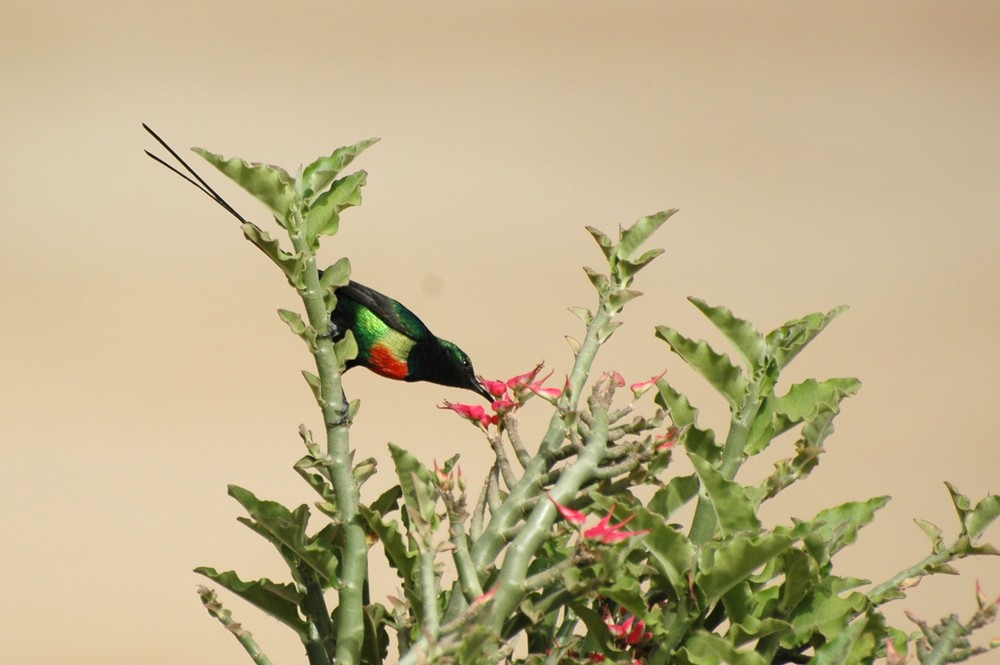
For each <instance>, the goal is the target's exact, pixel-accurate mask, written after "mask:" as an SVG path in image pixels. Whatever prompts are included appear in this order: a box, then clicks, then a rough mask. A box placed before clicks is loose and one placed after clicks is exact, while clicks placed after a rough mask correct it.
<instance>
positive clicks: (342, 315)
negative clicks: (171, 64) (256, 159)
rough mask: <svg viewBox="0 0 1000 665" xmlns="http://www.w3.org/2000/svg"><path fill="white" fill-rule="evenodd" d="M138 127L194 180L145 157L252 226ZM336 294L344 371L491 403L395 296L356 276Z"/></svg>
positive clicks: (468, 371) (458, 359)
mask: <svg viewBox="0 0 1000 665" xmlns="http://www.w3.org/2000/svg"><path fill="white" fill-rule="evenodd" d="M142 126H143V128H144V129H145V130H146V131H147V132H149V134H150V135H151V136H152V137H153V138H154V139H156V141H157V142H158V143H159V144H160V145H162V146H163V147H164V148H165V149H166V150H167V152H169V153H170V154H171V155H172V156H173V157H174V159H176V160H177V161H178V162H179V163H180V164H181V166H183V167H184V169H185V170H186V171H187V172H188V173H190V174H191V176H193V179H192V178H191V177H188V176H187V175H186V174H184V173H182V172H181V171H179V170H178V169H177V168H175V167H174V166H172V165H170V164H168V163H167V162H166V161H164V160H163V159H161V158H160V157H158V156H156V155H154V154H153V153H151V152H150V151H148V150H146V151H145V152H146V155H148V156H149V157H150V158H152V159H153V160H154V161H156V162H158V163H160V164H162V165H163V166H165V167H167V168H168V169H170V170H171V171H173V172H174V173H176V174H177V175H179V176H180V177H182V178H184V179H185V180H187V181H188V182H189V183H191V184H192V185H194V186H195V187H197V188H198V189H199V190H201V191H202V192H203V193H204V194H205V195H207V196H208V197H209V198H211V199H212V200H213V201H215V202H216V203H217V204H219V205H220V206H221V207H222V208H223V209H225V210H226V211H227V212H229V213H230V214H231V215H233V216H234V217H236V219H238V220H239V221H240V223H242V224H249V225H251V226H256V225H255V224H253V222H249V221H247V220H246V218H244V217H243V216H242V215H241V214H240V213H238V212H237V211H236V210H235V209H234V208H233V207H232V206H230V205H229V203H227V202H226V201H225V200H224V199H223V198H222V197H221V196H220V195H219V194H218V193H217V192H216V191H215V190H214V189H212V187H211V186H210V185H209V184H208V183H207V182H205V180H203V179H202V178H201V176H199V175H198V173H197V172H195V170H194V169H193V168H192V167H191V166H190V165H188V163H187V162H185V161H184V159H183V158H181V156H180V155H178V154H177V153H176V152H175V151H174V149H173V148H171V147H170V146H169V145H168V144H167V142H166V141H164V140H163V139H162V138H160V136H159V135H158V134H157V133H156V132H154V131H153V130H152V129H151V128H150V127H149V126H148V125H147V124H145V123H143V124H142ZM335 296H336V298H337V304H336V306H335V307H334V309H333V311H332V312H331V313H330V322H329V325H330V336H331V337H332V338H333V340H334V341H340V340H342V339H344V338H345V337H346V336H347V332H348V331H350V332H351V333H352V334H353V335H354V340H355V342H356V343H357V347H358V353H357V356H356V357H354V358H352V359H350V360H348V361H347V362H346V363H345V370H344V371H345V372H346V371H347V370H350V369H352V368H354V367H366V368H368V369H369V370H371V371H372V372H375V373H376V374H378V375H380V376H384V377H386V378H389V379H395V380H398V381H409V382H413V381H427V382H430V383H435V384H438V385H442V386H447V387H452V388H464V389H466V390H471V391H472V392H474V393H476V394H477V395H480V396H481V397H483V398H485V399H486V400H487V401H488V402H492V401H493V396H492V394H491V393H490V392H489V391H488V390H487V389H486V388H485V387H484V386H483V384H482V382H481V381H480V380H479V378H478V377H477V375H476V371H475V369H474V368H473V366H472V361H471V360H470V359H469V356H468V354H467V353H465V351H463V350H462V349H460V348H459V347H458V346H457V345H456V344H454V343H453V342H450V341H448V340H446V339H443V338H441V337H438V336H437V335H435V334H434V333H432V332H431V331H430V329H429V328H428V327H427V326H426V325H425V324H424V322H423V321H421V320H420V318H419V317H418V316H417V315H416V314H414V313H413V312H412V311H410V310H409V309H408V308H407V307H406V306H405V305H403V304H402V303H401V302H399V301H398V300H395V299H393V298H390V297H389V296H387V295H385V294H383V293H380V292H378V291H376V290H375V289H372V288H370V287H367V286H365V285H363V284H360V283H358V282H356V281H354V280H350V281H348V283H347V284H345V285H344V286H340V287H338V288H337V290H336V292H335Z"/></svg>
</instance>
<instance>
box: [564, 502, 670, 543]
mask: <svg viewBox="0 0 1000 665" xmlns="http://www.w3.org/2000/svg"><path fill="white" fill-rule="evenodd" d="M547 496H548V497H549V501H551V502H552V503H553V504H554V505H555V507H556V510H558V511H559V514H560V515H562V516H563V518H564V519H566V521H568V522H570V523H571V524H573V525H574V526H583V524H584V522H586V520H587V516H586V515H584V514H583V513H581V512H580V511H579V510H573V509H572V508H568V507H566V506H564V505H562V504H561V503H559V502H558V501H556V500H555V499H553V498H552V495H551V494H549V495H547ZM614 512H615V507H614V506H612V507H611V510H609V511H608V514H607V515H605V516H604V517H602V518H601V521H599V522H598V523H597V524H596V525H595V526H592V527H590V528H589V529H587V530H586V531H584V532H583V537H584V538H586V539H587V540H596V541H598V542H601V543H604V544H605V545H610V544H611V543H620V542H621V541H623V540H626V539H628V538H630V537H632V536H644V535H646V534H647V533H649V532H650V531H652V529H643V530H641V531H623V530H622V527H623V526H625V525H626V524H628V523H629V522H631V521H632V520H633V519H634V518H635V515H634V514H633V515H630V516H628V517H627V518H625V521H623V522H619V523H618V524H612V523H611V516H612V514H613V513H614Z"/></svg>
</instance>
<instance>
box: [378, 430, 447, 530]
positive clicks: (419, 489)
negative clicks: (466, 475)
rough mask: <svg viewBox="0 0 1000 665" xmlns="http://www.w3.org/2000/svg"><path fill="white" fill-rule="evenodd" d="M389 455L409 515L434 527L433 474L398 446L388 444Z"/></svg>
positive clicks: (436, 520)
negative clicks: (413, 515) (411, 514)
mask: <svg viewBox="0 0 1000 665" xmlns="http://www.w3.org/2000/svg"><path fill="white" fill-rule="evenodd" d="M389 453H390V455H391V456H392V462H393V464H394V465H395V466H396V476H397V477H398V478H399V487H400V489H402V491H403V501H404V503H405V504H406V505H407V507H408V508H409V509H410V511H411V513H413V514H416V515H419V516H420V517H421V518H422V519H423V520H424V521H425V522H427V523H428V524H430V525H432V527H433V526H436V525H437V522H438V519H437V516H436V514H435V510H434V507H435V505H436V503H437V490H435V486H434V476H433V473H432V472H431V470H430V469H428V468H427V467H426V466H424V465H423V464H421V462H420V460H418V459H417V458H416V457H415V456H414V455H413V454H412V453H410V452H409V451H407V450H404V449H402V448H400V447H399V446H394V445H392V444H391V443H390V444H389Z"/></svg>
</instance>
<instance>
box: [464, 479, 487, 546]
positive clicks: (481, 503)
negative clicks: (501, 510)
mask: <svg viewBox="0 0 1000 665" xmlns="http://www.w3.org/2000/svg"><path fill="white" fill-rule="evenodd" d="M489 487H490V474H487V476H486V480H485V481H483V488H482V489H481V490H479V499H478V500H477V501H476V507H475V509H474V510H473V511H472V524H471V525H470V526H469V530H470V531H471V532H472V539H473V540H475V539H477V538H479V536H481V535H482V533H483V524H484V523H485V522H486V495H487V493H488V492H489Z"/></svg>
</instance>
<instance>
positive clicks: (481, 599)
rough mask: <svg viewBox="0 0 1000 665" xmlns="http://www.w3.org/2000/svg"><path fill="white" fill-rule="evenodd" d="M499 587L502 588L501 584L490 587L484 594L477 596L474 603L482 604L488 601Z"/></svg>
mask: <svg viewBox="0 0 1000 665" xmlns="http://www.w3.org/2000/svg"><path fill="white" fill-rule="evenodd" d="M499 588H500V586H499V585H497V586H495V587H493V588H492V589H490V590H489V591H487V592H486V593H484V594H483V595H481V596H479V597H478V598H476V599H475V600H473V601H472V604H473V605H481V604H482V603H485V602H486V601H488V600H489V599H490V598H492V597H493V594H495V593H496V592H497V589H499Z"/></svg>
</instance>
